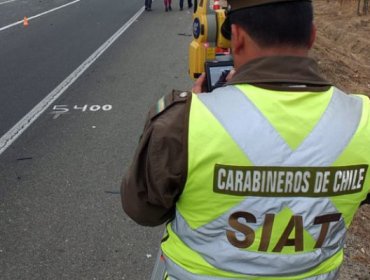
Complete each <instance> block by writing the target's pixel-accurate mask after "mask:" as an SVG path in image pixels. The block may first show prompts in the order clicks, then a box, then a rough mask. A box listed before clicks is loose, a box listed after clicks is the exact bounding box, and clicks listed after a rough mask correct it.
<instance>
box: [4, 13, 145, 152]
mask: <svg viewBox="0 0 370 280" xmlns="http://www.w3.org/2000/svg"><path fill="white" fill-rule="evenodd" d="M143 12H144V7H142V8H141V9H140V10H139V11H138V12H137V13H136V14H135V15H134V16H133V17H132V18H130V19H129V20H128V21H127V22H126V23H125V24H124V25H123V26H122V27H121V28H120V29H119V30H118V31H117V32H116V33H114V34H113V35H112V37H110V38H109V39H108V40H107V41H106V42H105V43H103V45H101V46H100V47H99V48H98V49H97V50H96V51H95V52H94V53H93V54H92V55H90V57H89V58H88V59H86V60H85V61H84V62H83V63H82V64H81V65H80V66H79V67H78V68H77V69H76V70H75V71H73V72H72V73H71V74H70V75H69V76H68V77H67V78H66V79H65V80H64V81H63V82H61V83H60V84H59V85H58V86H57V87H56V88H55V89H54V90H53V91H52V92H50V93H49V94H48V95H47V96H46V97H45V98H44V99H43V100H41V102H40V103H39V104H37V105H36V106H35V107H34V108H33V109H32V110H31V111H30V112H29V113H27V115H25V116H24V117H23V118H22V119H21V120H20V121H19V122H18V123H16V124H15V125H14V126H13V127H12V128H11V129H10V130H9V131H8V132H7V133H5V134H4V135H3V136H2V137H1V138H0V155H1V154H2V153H3V152H4V151H5V150H6V149H7V148H8V147H9V146H10V145H11V144H12V143H13V142H14V141H15V140H16V139H17V138H18V137H19V136H20V135H21V134H22V133H23V132H24V131H25V130H26V129H27V128H28V127H29V126H30V125H31V124H32V123H33V122H34V121H35V120H36V119H37V118H38V117H39V116H40V115H41V114H42V113H43V112H45V110H47V109H48V108H49V107H50V105H51V104H52V103H53V102H54V101H55V100H56V99H57V98H58V97H59V96H61V95H62V94H63V93H64V92H65V91H66V90H67V89H68V88H69V87H70V86H71V85H72V84H73V83H74V82H75V81H76V80H77V79H78V78H79V77H80V76H81V75H82V74H83V73H84V72H85V71H86V70H87V69H88V68H89V67H90V66H91V64H93V63H94V62H95V61H96V60H97V59H98V58H99V57H100V56H101V55H102V54H103V53H104V52H105V51H106V50H107V49H108V48H109V47H110V46H111V45H112V44H113V43H114V42H115V41H116V40H117V39H118V38H119V37H120V36H121V35H122V34H123V33H124V32H125V31H126V30H127V29H128V28H129V27H130V26H131V25H132V24H133V23H134V22H135V21H136V20H137V19H138V18H139V16H140V15H141V14H142V13H143Z"/></svg>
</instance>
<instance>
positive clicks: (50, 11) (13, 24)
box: [0, 0, 81, 31]
mask: <svg viewBox="0 0 370 280" xmlns="http://www.w3.org/2000/svg"><path fill="white" fill-rule="evenodd" d="M80 1H81V0H75V1H72V2H69V3H67V4H64V5H62V6H59V7H56V8H53V9H51V10H48V11H45V12H42V13H40V14H37V15H35V16H31V17H28V21H30V20H32V19H35V18H38V17H41V16H44V15H46V14H49V13H52V12H55V11H57V10H60V9H63V8H65V7H68V6H70V5H73V4H75V3H77V2H80ZM19 24H23V19H22V20H19V21H17V22H14V23H12V24H9V25H6V26H4V27H1V28H0V31H3V30H5V29H8V28H10V27H13V26H16V25H19Z"/></svg>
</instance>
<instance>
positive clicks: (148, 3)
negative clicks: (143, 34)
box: [145, 0, 152, 12]
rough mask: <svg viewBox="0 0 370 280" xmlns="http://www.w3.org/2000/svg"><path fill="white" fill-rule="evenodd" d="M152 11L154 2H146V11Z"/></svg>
mask: <svg viewBox="0 0 370 280" xmlns="http://www.w3.org/2000/svg"><path fill="white" fill-rule="evenodd" d="M151 10H152V0H145V11H147V12H150V11H151Z"/></svg>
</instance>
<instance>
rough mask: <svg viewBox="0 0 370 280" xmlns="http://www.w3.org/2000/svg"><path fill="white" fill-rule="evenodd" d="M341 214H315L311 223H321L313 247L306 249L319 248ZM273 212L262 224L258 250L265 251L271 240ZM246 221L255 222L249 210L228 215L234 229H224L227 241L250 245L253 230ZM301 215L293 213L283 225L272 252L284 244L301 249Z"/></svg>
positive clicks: (302, 244) (253, 238)
mask: <svg viewBox="0 0 370 280" xmlns="http://www.w3.org/2000/svg"><path fill="white" fill-rule="evenodd" d="M341 216H342V214H340V213H333V214H326V215H322V216H317V217H316V218H315V219H314V221H313V224H314V225H321V229H320V234H319V237H318V239H317V240H316V244H315V246H314V248H306V249H318V248H321V246H322V244H323V243H324V241H325V238H326V235H327V233H328V230H329V226H330V223H332V222H338V221H339V220H340V218H341ZM240 220H245V223H241V222H240ZM274 220H275V214H266V215H265V219H264V223H263V226H262V234H261V241H260V244H259V247H258V251H261V252H267V250H268V247H269V245H270V241H271V235H272V232H273V226H274ZM247 223H256V217H255V216H254V215H253V214H251V213H249V212H242V211H239V212H235V213H233V214H232V215H231V216H230V217H229V225H230V226H231V227H232V228H233V229H234V230H235V231H236V232H235V231H232V230H226V236H227V239H228V240H229V242H230V243H231V244H232V245H233V246H235V247H237V248H242V249H246V248H248V247H250V246H251V245H252V244H253V243H254V240H255V232H254V230H253V229H252V228H251V227H249V226H248V225H247ZM303 224H304V223H303V217H302V216H299V215H294V216H292V217H291V219H290V220H289V222H288V225H287V226H286V227H285V229H284V231H283V233H282V235H281V237H280V238H279V239H278V242H277V243H276V245H275V246H274V248H273V249H272V252H275V253H279V252H281V251H282V250H283V248H284V247H285V246H294V248H295V251H296V252H300V251H303V250H304V249H305V248H304V242H303V231H304V228H303ZM293 231H294V236H295V237H294V238H289V236H290V235H291V233H292V232H293ZM237 232H239V233H242V234H243V235H244V239H240V237H239V238H238V237H237Z"/></svg>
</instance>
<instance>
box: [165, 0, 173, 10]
mask: <svg viewBox="0 0 370 280" xmlns="http://www.w3.org/2000/svg"><path fill="white" fill-rule="evenodd" d="M164 10H165V11H166V12H168V11H172V7H171V0H164Z"/></svg>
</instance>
